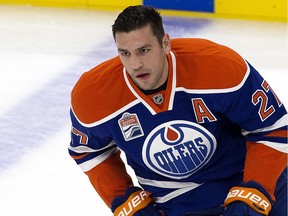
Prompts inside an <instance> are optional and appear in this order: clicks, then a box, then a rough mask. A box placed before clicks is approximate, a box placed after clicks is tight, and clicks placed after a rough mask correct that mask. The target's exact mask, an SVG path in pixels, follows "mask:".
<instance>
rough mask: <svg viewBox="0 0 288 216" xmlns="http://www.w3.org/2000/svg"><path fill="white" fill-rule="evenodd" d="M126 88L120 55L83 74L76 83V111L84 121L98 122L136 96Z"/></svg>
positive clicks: (74, 98)
mask: <svg viewBox="0 0 288 216" xmlns="http://www.w3.org/2000/svg"><path fill="white" fill-rule="evenodd" d="M126 89H127V87H126V84H125V81H124V78H123V65H122V64H121V62H120V59H119V57H115V58H113V59H110V60H107V61H105V62H103V63H101V64H99V65H98V66H96V67H94V68H93V69H91V70H90V71H87V72H85V73H84V74H82V76H81V77H80V79H79V80H78V81H77V83H76V84H75V86H74V87H73V89H72V93H71V106H72V110H73V112H74V115H75V116H76V117H77V118H78V120H79V121H80V122H82V123H84V124H91V123H94V122H97V121H99V120H101V119H103V118H105V117H107V116H108V115H110V114H112V113H113V112H115V111H117V110H118V109H120V108H122V107H123V106H125V105H126V104H127V103H129V102H131V101H132V100H134V98H133V97H132V95H131V93H129V92H128V91H127V90H126ZM126 91H127V92H126Z"/></svg>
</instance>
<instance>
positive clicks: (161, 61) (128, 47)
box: [115, 25, 170, 90]
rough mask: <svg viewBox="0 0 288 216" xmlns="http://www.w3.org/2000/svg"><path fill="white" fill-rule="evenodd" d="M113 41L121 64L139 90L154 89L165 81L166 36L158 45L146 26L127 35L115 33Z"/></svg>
mask: <svg viewBox="0 0 288 216" xmlns="http://www.w3.org/2000/svg"><path fill="white" fill-rule="evenodd" d="M115 41H116V46H117V49H118V52H119V56H120V59H121V62H122V64H123V65H124V67H125V68H126V70H127V72H128V73H129V75H130V77H131V79H132V80H133V82H134V83H135V84H136V85H137V86H138V87H139V88H141V89H143V90H150V89H156V88H158V87H159V86H161V85H162V84H163V83H164V82H165V81H166V79H167V76H168V62H167V58H166V54H167V53H169V51H170V39H169V35H168V34H166V35H165V36H164V38H163V41H162V44H159V42H158V40H157V37H156V36H155V35H154V34H153V32H152V30H151V27H150V25H147V26H145V27H143V28H141V29H137V30H135V31H131V32H128V33H126V32H117V33H116V35H115Z"/></svg>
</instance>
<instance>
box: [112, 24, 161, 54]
mask: <svg viewBox="0 0 288 216" xmlns="http://www.w3.org/2000/svg"><path fill="white" fill-rule="evenodd" d="M115 42H116V46H117V48H118V49H123V50H134V49H138V48H139V47H142V46H144V45H150V46H154V45H156V43H158V41H157V37H156V36H155V35H154V33H153V31H152V29H151V27H150V25H147V26H144V27H142V28H139V29H136V30H133V31H130V32H117V33H116V34H115Z"/></svg>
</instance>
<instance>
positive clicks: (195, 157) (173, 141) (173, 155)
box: [142, 120, 217, 179]
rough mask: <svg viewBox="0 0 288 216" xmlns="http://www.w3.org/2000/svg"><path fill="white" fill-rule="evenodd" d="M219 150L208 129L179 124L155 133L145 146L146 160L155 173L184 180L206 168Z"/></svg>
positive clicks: (150, 136) (184, 123)
mask: <svg viewBox="0 0 288 216" xmlns="http://www.w3.org/2000/svg"><path fill="white" fill-rule="evenodd" d="M216 147H217V143H216V139H215V137H214V136H213V135H212V134H211V133H210V132H209V131H208V130H206V129H205V128H204V127H202V126H200V125H198V124H196V123H193V122H189V121H182V120H177V121H171V122H167V123H164V124H162V125H159V126H158V127H156V128H155V129H154V130H152V131H151V133H150V134H149V135H148V136H147V138H146V140H145V142H144V145H143V149H142V157H143V160H144V163H145V164H146V165H147V166H148V167H149V168H150V169H151V170H153V171H154V172H156V173H158V174H160V175H163V176H167V177H169V178H174V179H182V178H187V177H188V176H190V175H191V174H193V173H195V172H196V171H197V170H199V169H200V168H201V167H203V166H204V165H205V164H206V163H207V162H208V161H209V160H210V159H211V157H212V155H213V154H214V152H215V149H216Z"/></svg>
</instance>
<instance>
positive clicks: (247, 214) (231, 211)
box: [223, 181, 272, 216]
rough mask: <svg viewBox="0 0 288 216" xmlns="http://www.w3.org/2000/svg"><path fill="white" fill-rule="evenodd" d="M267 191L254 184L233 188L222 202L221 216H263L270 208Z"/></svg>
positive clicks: (249, 183) (270, 201)
mask: <svg viewBox="0 0 288 216" xmlns="http://www.w3.org/2000/svg"><path fill="white" fill-rule="evenodd" d="M271 203H272V200H271V199H270V196H269V194H268V193H267V191H266V190H265V189H264V188H263V187H262V186H261V185H259V184H258V183H256V182H252V181H251V182H248V183H247V184H245V185H244V184H243V185H242V186H240V187H233V188H231V190H230V191H229V193H228V195H227V198H226V200H225V202H224V206H225V207H226V208H225V210H224V213H223V216H263V215H268V214H269V212H270V210H271V208H272V204H271Z"/></svg>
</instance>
